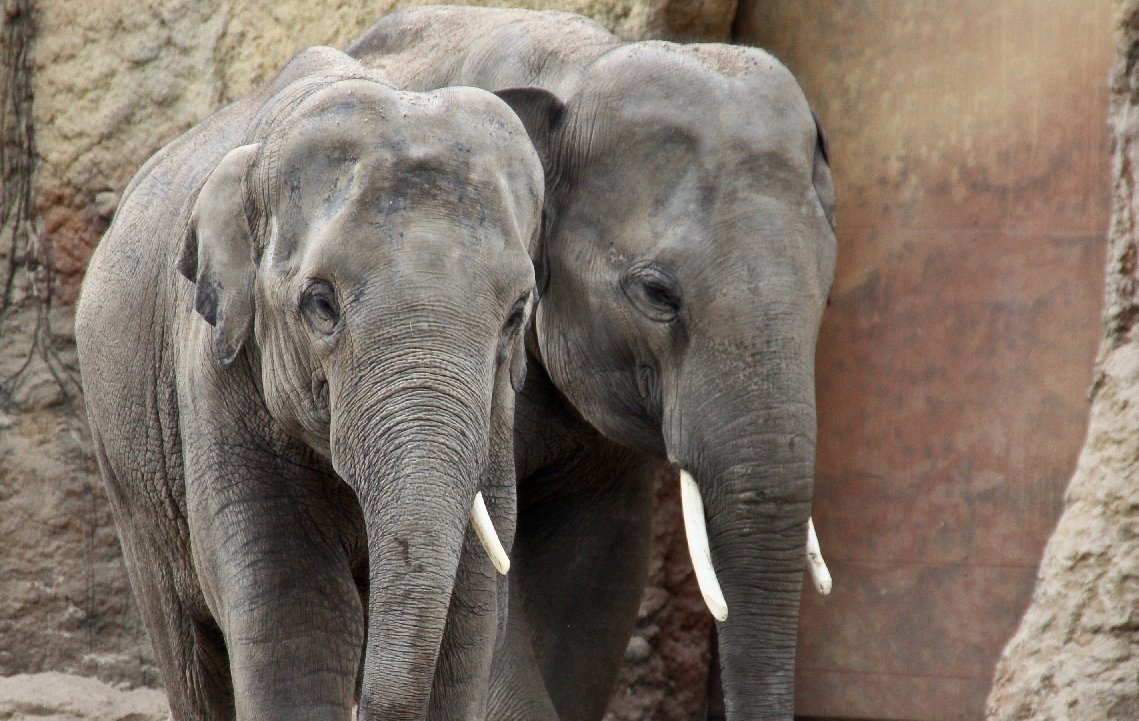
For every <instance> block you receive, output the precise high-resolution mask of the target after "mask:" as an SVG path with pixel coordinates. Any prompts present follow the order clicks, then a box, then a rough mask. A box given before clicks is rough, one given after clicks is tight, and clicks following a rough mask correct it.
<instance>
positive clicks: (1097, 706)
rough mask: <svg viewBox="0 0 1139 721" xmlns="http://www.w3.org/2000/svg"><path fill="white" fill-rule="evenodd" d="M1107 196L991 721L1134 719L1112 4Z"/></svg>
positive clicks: (1131, 16)
mask: <svg viewBox="0 0 1139 721" xmlns="http://www.w3.org/2000/svg"><path fill="white" fill-rule="evenodd" d="M1118 13H1119V14H1118V22H1119V30H1118V38H1117V39H1118V52H1117V58H1118V59H1117V61H1116V65H1115V68H1114V69H1113V71H1112V79H1111V126H1112V131H1113V139H1112V152H1113V155H1114V164H1113V173H1114V177H1115V183H1114V191H1115V199H1114V205H1113V209H1112V211H1113V214H1112V224H1111V232H1110V237H1109V241H1108V262H1107V285H1106V289H1105V294H1104V315H1103V332H1104V335H1103V341H1102V343H1101V344H1100V348H1099V355H1098V357H1097V359H1096V366H1095V367H1096V376H1095V383H1094V385H1093V387H1092V393H1093V402H1092V409H1091V419H1090V422H1089V427H1088V436H1087V441H1086V443H1085V445H1084V448H1083V451H1082V452H1081V454H1080V460H1079V465H1078V466H1077V468H1076V472H1075V474H1074V475H1073V477H1072V482H1071V485H1070V486H1069V488H1068V492H1067V496H1066V497H1065V501H1064V511H1063V514H1062V515H1061V517H1060V521H1059V524H1058V525H1057V527H1056V530H1055V532H1054V533H1053V535H1052V537H1051V539H1050V540H1049V541H1048V545H1047V547H1046V548H1045V552H1044V560H1043V562H1042V564H1041V566H1040V572H1039V575H1038V577H1037V581H1036V588H1035V591H1034V593H1033V597H1032V604H1031V605H1030V606H1029V608H1028V611H1027V612H1026V613H1025V615H1024V618H1023V620H1022V621H1021V624H1020V628H1019V629H1018V630H1017V632H1016V635H1015V636H1013V638H1012V640H1011V641H1010V642H1009V644H1008V646H1007V647H1006V648H1005V650H1004V653H1003V654H1002V656H1001V659H1000V661H999V663H998V665H997V671H996V676H995V679H994V682H993V688H992V691H991V693H990V694H989V698H988V705H987V718H989V719H993V720H996V719H1001V720H1002V721H1003V720H1008V721H1016V720H1020V719H1057V720H1059V719H1120V720H1122V719H1135V718H1139V616H1137V615H1136V608H1137V605H1139V514H1137V510H1139V465H1137V463H1136V459H1139V337H1137V335H1136V332H1137V329H1136V328H1135V320H1136V318H1137V317H1139V263H1137V258H1139V223H1137V220H1136V217H1137V215H1136V214H1137V211H1139V172H1137V170H1136V169H1137V167H1139V64H1137V58H1139V2H1134V1H1133V0H1132V1H1130V2H1126V3H1119V5H1118Z"/></svg>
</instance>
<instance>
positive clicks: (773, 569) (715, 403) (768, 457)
mask: <svg viewBox="0 0 1139 721" xmlns="http://www.w3.org/2000/svg"><path fill="white" fill-rule="evenodd" d="M772 365H773V364H768V368H769V369H768V370H767V371H765V372H760V375H761V376H762V377H761V378H756V373H754V372H753V373H752V374H751V376H750V377H749V378H748V383H746V384H742V385H743V386H744V387H740V386H738V385H735V384H734V383H731V382H729V383H724V382H723V377H722V376H719V375H717V376H716V378H715V379H714V380H712V381H710V382H705V381H702V379H701V378H700V377H699V376H698V375H696V374H692V375H689V376H688V377H687V378H686V379H685V380H684V381H683V382H682V383H680V384H678V387H679V388H683V389H684V390H683V391H682V392H681V393H682V394H681V396H680V397H678V398H677V399H676V402H674V403H673V404H671V405H670V412H668V413H667V416H666V436H665V437H666V443H667V445H668V451H669V456H670V458H671V460H672V461H673V462H674V463H675V464H676V465H677V466H679V467H680V469H681V483H682V489H681V490H682V503H683V506H684V515H685V526H686V532H687V533H688V539H689V548H690V551H691V552H692V555H693V565H694V568H695V570H696V571H697V580H698V581H699V583H700V587H701V591H702V593H703V594H704V597H705V599H706V601H707V603H708V606H709V609H710V610H711V611H712V613H713V615H715V616H716V617H717V628H718V632H719V649H720V663H721V668H722V672H723V684H724V698H725V705H726V710H727V714H728V718H729V719H778V720H779V721H790V720H791V718H792V715H793V704H794V675H795V674H794V671H795V644H796V633H797V629H798V615H799V596H800V592H801V589H802V579H803V570H804V564H805V560H806V541H807V524H808V519H809V518H810V513H811V493H812V489H813V485H814V461H815V434H816V420H815V406H814V382H813V373H811V372H801V371H800V372H795V371H792V370H788V369H787V368H779V367H778V366H776V367H775V368H774V369H771V366H772ZM726 377H728V378H741V377H746V376H745V375H744V374H733V375H729V376H726ZM728 386H734V387H728ZM705 534H706V535H705ZM701 536H703V538H701ZM702 544H705V545H704V546H703V548H702V547H701V545H702Z"/></svg>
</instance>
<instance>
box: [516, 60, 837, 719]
mask: <svg viewBox="0 0 1139 721" xmlns="http://www.w3.org/2000/svg"><path fill="white" fill-rule="evenodd" d="M574 87H576V88H577V89H576V90H574V91H573V92H571V93H569V96H568V97H561V98H559V97H556V96H555V95H553V94H551V93H550V92H547V91H546V90H543V89H539V88H533V87H524V88H513V89H507V90H503V91H499V93H498V94H499V96H500V97H502V98H504V99H505V100H507V102H508V103H510V105H511V106H512V107H513V108H514V109H515V111H516V112H517V113H518V115H519V117H521V118H522V119H523V122H524V123H525V124H526V126H527V130H528V132H529V133H530V135H531V137H532V138H533V139H534V142H535V145H536V147H537V148H538V150H539V154H540V155H541V156H542V159H543V163H544V165H545V169H546V174H547V196H546V210H545V218H544V229H543V236H542V237H543V241H542V245H541V247H540V248H539V249H538V251H537V253H536V254H535V265H536V271H537V276H538V287H539V292H540V297H541V300H540V302H539V305H538V308H537V310H536V311H535V321H534V327H535V336H536V341H537V344H536V345H537V349H536V351H537V353H538V354H540V358H541V362H542V364H543V365H544V367H545V368H546V370H547V371H548V373H549V375H550V378H551V379H552V381H553V382H554V384H555V385H556V386H557V387H558V389H559V390H560V391H561V392H562V393H563V394H564V395H565V397H566V398H567V399H568V400H569V401H570V403H572V404H573V405H574V406H575V407H576V409H577V410H578V411H579V412H580V413H581V414H582V416H583V417H584V418H585V419H586V420H587V421H588V422H589V423H591V424H592V425H593V426H595V427H596V428H598V429H599V430H601V431H602V432H603V433H605V434H606V435H607V436H609V437H610V438H612V439H614V440H616V441H618V442H620V443H623V444H626V445H630V446H634V447H638V448H641V449H645V450H647V451H650V452H654V453H657V454H659V455H660V456H661V457H664V458H667V460H668V461H669V462H671V463H672V464H673V465H674V467H676V468H678V469H679V470H680V471H681V476H682V478H683V479H684V481H685V483H686V484H687V492H686V493H685V494H684V496H685V497H684V502H685V503H684V505H685V516H686V527H687V530H688V532H689V546H690V549H691V550H692V551H693V561H694V565H695V567H696V570H697V575H698V578H699V580H700V582H701V589H702V591H703V592H704V595H705V599H706V600H707V601H708V603H709V606H710V608H711V609H712V611H713V613H714V614H715V615H716V616H717V619H718V629H719V639H720V641H719V643H720V654H721V662H722V667H723V677H724V687H725V695H726V703H727V709H728V716H729V718H733V719H760V718H762V719H774V718H779V719H790V717H791V713H792V703H793V693H792V689H793V678H794V659H795V642H796V627H797V617H798V606H799V594H800V589H801V585H802V574H803V568H804V555H805V551H804V549H805V544H806V540H807V526H808V519H809V517H810V508H811V494H812V489H813V476H814V460H815V440H816V419H815V389H814V357H815V343H816V339H817V335H818V330H819V324H820V321H821V316H822V312H823V308H824V306H825V304H826V300H827V296H828V294H829V292H830V285H831V282H832V278H833V274H834V267H835V259H836V242H835V236H834V227H833V223H834V188H833V184H832V181H831V175H830V170H829V168H828V164H827V151H826V145H825V142H824V139H823V135H822V131H821V129H820V128H819V126H818V124H817V122H816V118H815V116H814V114H813V112H812V110H811V108H810V106H809V105H808V103H807V100H806V98H805V97H804V95H803V93H802V91H801V89H800V88H799V86H798V84H797V83H796V81H795V80H794V78H793V77H792V75H791V74H790V72H788V70H787V69H786V68H785V67H783V66H782V65H781V64H779V63H778V62H777V61H775V60H774V59H773V58H771V57H770V56H769V55H767V54H766V53H763V52H762V51H759V50H752V49H745V48H736V47H730V46H717V45H689V46H679V45H672V44H669V43H635V44H629V45H625V46H622V47H619V48H617V49H615V50H613V51H611V52H609V53H607V54H605V55H603V56H602V57H601V58H600V59H598V60H597V61H595V62H594V63H593V64H592V65H590V66H589V67H588V68H587V69H586V70H585V71H584V73H583V75H582V77H581V78H580V80H579V81H578V82H577V83H576V84H575V86H574ZM701 501H702V507H701ZM705 512H706V518H705ZM705 521H706V524H705ZM702 549H707V550H704V551H703V552H702ZM709 553H710V560H711V563H710V564H709V563H708V560H707V556H708V554H709ZM701 556H704V558H701ZM721 589H722V596H721V595H720V593H721Z"/></svg>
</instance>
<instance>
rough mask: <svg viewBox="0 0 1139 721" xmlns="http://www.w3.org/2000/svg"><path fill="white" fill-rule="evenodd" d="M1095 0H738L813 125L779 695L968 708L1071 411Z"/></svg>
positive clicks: (1095, 332)
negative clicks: (817, 191)
mask: <svg viewBox="0 0 1139 721" xmlns="http://www.w3.org/2000/svg"><path fill="white" fill-rule="evenodd" d="M1111 20H1112V18H1111V4H1110V2H1109V0H946V1H944V2H920V1H918V0H744V2H743V3H741V8H740V14H739V16H738V18H737V21H736V26H735V31H736V37H737V39H738V40H740V41H742V42H747V43H751V44H756V45H759V46H761V47H764V48H767V49H769V50H770V51H772V52H773V53H775V54H776V55H777V56H778V57H780V58H781V59H783V60H784V61H785V62H786V63H787V64H788V66H789V67H790V68H791V70H792V71H793V72H794V73H795V74H796V75H797V77H798V78H799V79H800V82H801V83H802V84H803V87H804V89H805V90H806V93H807V96H808V97H809V98H810V99H811V101H812V102H813V104H814V105H815V107H816V108H817V109H818V111H819V113H820V115H821V116H822V119H823V122H824V125H825V127H826V129H827V131H828V132H829V134H830V141H831V158H832V169H833V170H834V176H835V181H836V185H837V191H838V240H839V259H838V272H837V278H836V280H835V286H834V291H833V293H832V296H831V305H830V307H829V308H828V310H827V313H826V315H825V318H824V322H823V329H822V334H821V337H820V339H819V351H818V401H819V406H818V407H819V452H818V472H817V482H816V495H815V509H814V518H815V523H816V526H817V527H818V533H819V537H820V539H821V542H822V547H823V551H824V554H825V555H826V558H827V561H828V562H829V564H830V567H831V570H832V572H833V573H834V577H835V585H834V593H833V594H832V595H831V596H829V597H827V598H821V597H819V596H818V595H816V594H814V593H813V592H812V591H809V590H805V591H804V601H803V609H802V610H803V613H802V617H801V622H800V646H799V656H798V659H799V661H798V668H797V683H796V695H797V702H796V703H797V706H796V708H797V712H798V713H801V714H806V715H816V716H842V717H850V718H880V719H923V720H924V719H930V720H932V719H978V718H981V716H982V715H983V707H984V700H985V695H986V692H987V690H988V688H989V685H990V680H991V678H992V673H993V665H994V661H995V660H996V658H997V655H998V654H999V652H1000V650H1001V648H1002V646H1003V645H1004V644H1005V642H1006V641H1007V640H1008V638H1009V636H1010V635H1011V634H1012V632H1013V630H1014V629H1015V628H1016V625H1017V622H1018V620H1019V619H1020V616H1021V614H1022V612H1023V611H1024V608H1025V606H1026V605H1027V603H1028V600H1029V594H1030V593H1031V591H1032V586H1033V580H1034V578H1035V575H1036V569H1037V565H1038V563H1039V560H1040V555H1041V550H1042V548H1043V545H1044V543H1045V540H1046V539H1047V538H1048V535H1049V533H1050V532H1051V530H1052V528H1053V525H1054V524H1055V521H1056V518H1057V515H1058V514H1059V512H1060V509H1061V507H1062V502H1063V497H1064V489H1065V487H1066V485H1067V482H1068V479H1069V477H1070V476H1071V474H1072V471H1073V468H1074V467H1075V462H1076V456H1077V453H1078V452H1079V450H1080V446H1081V443H1082V441H1083V438H1084V434H1085V427H1086V422H1087V414H1088V401H1087V394H1088V388H1089V386H1090V385H1091V383H1092V361H1093V359H1094V357H1095V352H1096V346H1097V343H1098V341H1099V338H1100V328H1101V324H1100V306H1101V298H1102V293H1103V267H1104V247H1105V231H1106V229H1107V227H1108V220H1109V211H1110V202H1111V197H1110V186H1109V177H1110V156H1109V151H1108V148H1109V138H1108V128H1107V124H1106V117H1107V107H1108V84H1107V81H1108V70H1109V67H1110V65H1111V61H1112V52H1113V42H1112V36H1111V25H1112V22H1111Z"/></svg>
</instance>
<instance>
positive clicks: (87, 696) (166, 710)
mask: <svg viewBox="0 0 1139 721" xmlns="http://www.w3.org/2000/svg"><path fill="white" fill-rule="evenodd" d="M169 718H170V707H169V706H167V704H166V695H165V694H163V693H162V692H161V691H156V690H155V689H151V688H140V689H134V690H119V689H116V688H114V687H112V686H108V685H107V684H105V683H103V682H101V681H97V680H95V679H91V678H84V677H82V676H70V675H67V674H62V673H38V674H21V675H19V676H9V677H6V678H0V719H11V720H12V721H23V720H25V719H36V721H167V720H168V719H169Z"/></svg>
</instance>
